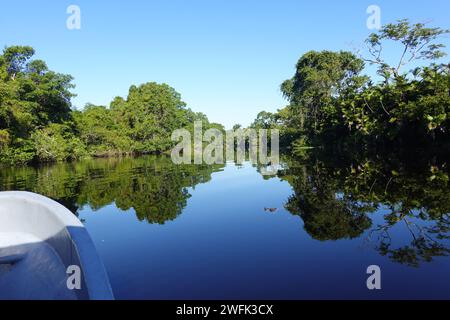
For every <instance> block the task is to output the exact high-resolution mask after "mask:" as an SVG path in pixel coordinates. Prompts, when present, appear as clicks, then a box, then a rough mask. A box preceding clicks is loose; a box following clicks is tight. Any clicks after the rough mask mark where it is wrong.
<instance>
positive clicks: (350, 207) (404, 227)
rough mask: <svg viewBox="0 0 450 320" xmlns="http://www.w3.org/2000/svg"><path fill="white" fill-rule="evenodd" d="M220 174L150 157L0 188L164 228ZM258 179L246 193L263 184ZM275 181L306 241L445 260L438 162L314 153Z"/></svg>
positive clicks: (41, 171) (76, 166) (39, 173)
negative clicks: (284, 187) (350, 243)
mask: <svg viewBox="0 0 450 320" xmlns="http://www.w3.org/2000/svg"><path fill="white" fill-rule="evenodd" d="M223 168H224V166H218V165H216V166H207V165H204V166H194V165H174V164H173V163H172V162H171V159H170V158H169V157H156V156H148V157H141V158H124V159H97V160H92V161H84V162H76V163H65V164H57V165H52V166H43V167H37V168H33V167H22V168H3V169H2V170H1V171H0V190H27V191H32V192H36V193H39V194H43V195H46V196H48V197H50V198H53V199H55V200H57V201H58V202H60V203H62V204H63V205H65V206H66V207H68V208H69V209H70V210H72V211H73V212H74V213H75V214H78V213H79V212H80V210H81V209H82V208H83V207H84V206H89V207H90V208H91V209H92V210H94V211H97V210H99V209H101V208H103V207H105V206H108V205H110V204H114V205H115V206H116V207H117V208H118V209H120V210H118V211H132V212H134V213H135V214H136V217H137V219H138V220H140V221H147V222H148V223H150V224H164V223H165V222H167V221H172V220H175V219H176V218H177V217H178V216H179V215H180V214H181V213H182V212H183V209H184V208H185V207H186V206H187V202H188V199H189V198H190V197H191V193H192V192H191V190H190V188H195V186H196V185H198V184H202V183H207V182H209V181H211V179H212V173H214V172H218V171H222V170H223ZM256 169H257V170H258V171H260V170H261V168H256ZM247 178H248V177H247V176H245V175H243V176H242V178H240V180H238V183H242V184H245V183H246V182H245V179H247ZM262 178H263V179H261V181H258V182H257V184H258V185H255V186H254V188H255V192H257V189H258V188H259V187H260V186H261V185H262V184H265V183H268V182H267V180H270V179H271V178H270V177H267V176H262ZM278 178H279V179H281V180H282V181H285V182H287V183H289V185H290V186H291V187H292V190H293V194H292V195H291V196H289V197H286V198H284V196H283V197H282V198H283V199H282V201H284V202H285V209H286V210H287V211H289V212H290V213H291V214H293V215H296V216H299V217H300V218H301V219H302V221H303V224H304V229H305V231H306V232H307V233H308V234H309V235H310V236H311V237H312V238H313V239H314V240H315V241H320V242H327V241H335V242H336V241H340V240H351V239H355V241H360V242H361V243H362V244H364V245H366V246H368V247H370V248H372V250H376V251H377V252H379V254H380V255H382V256H386V257H388V258H389V259H390V260H391V261H393V262H397V263H401V264H404V265H408V266H412V267H418V266H420V265H421V263H424V262H431V261H433V259H434V258H435V257H438V256H447V255H448V254H449V253H450V250H449V239H450V237H449V231H450V220H449V213H450V185H449V167H448V165H447V158H446V157H438V156H433V157H430V156H423V155H422V156H418V155H417V154H414V155H399V154H396V155H383V156H379V155H360V154H354V153H351V154H349V153H347V154H346V155H337V154H329V153H326V152H322V151H320V150H319V151H317V152H313V153H310V154H309V155H307V156H303V157H301V158H293V157H283V159H282V168H281V170H280V172H279V174H278ZM221 183H223V182H221ZM251 183H256V182H253V180H252V182H251ZM230 195H231V200H233V199H232V198H233V194H232V193H231V194H217V198H216V199H210V200H208V201H210V202H209V203H208V204H205V205H208V206H215V205H216V202H218V201H219V200H220V199H221V198H223V197H228V198H229V197H230ZM235 197H236V195H235ZM228 198H227V199H228ZM228 200H230V199H228ZM244 205H245V206H247V207H261V211H263V212H265V213H267V212H269V213H273V214H274V213H277V212H278V211H279V210H278V209H279V208H270V207H267V208H265V207H264V206H265V205H266V204H253V203H252V204H250V203H248V204H245V203H237V204H236V210H238V209H239V208H241V207H243V206H244ZM263 208H264V210H262V209H263ZM215 212H218V213H221V212H222V211H221V208H218V207H217V206H216V207H215ZM225 213H226V212H223V214H225ZM380 217H381V219H380Z"/></svg>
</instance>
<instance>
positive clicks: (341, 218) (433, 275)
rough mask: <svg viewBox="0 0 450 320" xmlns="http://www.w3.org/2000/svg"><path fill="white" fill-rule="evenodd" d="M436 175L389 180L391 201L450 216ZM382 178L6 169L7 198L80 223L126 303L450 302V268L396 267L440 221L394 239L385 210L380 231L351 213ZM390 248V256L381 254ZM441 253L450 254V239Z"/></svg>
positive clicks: (443, 260)
mask: <svg viewBox="0 0 450 320" xmlns="http://www.w3.org/2000/svg"><path fill="white" fill-rule="evenodd" d="M287 163H289V162H287ZM284 166H285V165H284ZM390 170H391V169H389V170H388V171H387V172H388V173H389V172H390ZM427 170H428V169H426V172H424V173H423V172H418V175H417V176H416V175H413V176H411V177H410V176H408V175H407V174H406V176H402V177H400V178H398V179H397V178H396V179H394V180H392V181H390V184H389V193H387V195H388V196H389V197H388V199H391V198H394V199H397V197H401V198H402V199H406V200H405V201H409V200H420V199H415V197H417V195H423V194H424V191H427V190H428V191H430V190H431V191H432V193H433V194H435V195H430V196H428V195H427V196H426V198H427V201H424V203H425V202H426V203H428V205H430V204H431V205H435V206H436V205H437V206H441V207H442V208H447V206H448V204H447V203H446V202H445V201H447V200H448V198H447V191H448V187H445V186H446V184H441V186H442V187H443V188H444V189H442V190H441V189H438V188H436V187H435V184H429V183H428V184H427V183H425V184H424V180H423V179H424V178H423V176H424V177H425V179H426V178H427V177H428V175H429V173H428V171H427ZM314 172H315V173H314ZM336 172H341V173H342V174H339V175H338V176H337V177H336ZM305 174H307V175H306V176H305ZM375 175H376V179H377V180H378V181H381V182H380V186H378V189H377V186H376V185H375V183H373V185H372V181H373V179H374V178H373V177H371V176H369V177H368V178H369V179H367V181H369V182H367V184H366V185H364V184H361V183H360V182H361V181H359V180H358V181H357V183H356V184H353V182H355V181H354V180H352V179H353V178H352V176H347V173H346V171H345V170H341V169H338V170H337V171H336V170H332V171H328V172H327V171H323V169H320V170H318V171H314V170H311V171H308V170H306V168H304V167H301V166H300V167H295V169H293V170H292V172H291V170H288V172H287V173H286V172H283V171H281V172H280V176H282V177H283V180H281V179H280V178H278V177H273V178H270V177H263V176H262V175H261V173H260V172H258V171H257V168H256V167H253V166H251V165H250V164H248V163H246V164H244V165H242V166H236V165H234V164H233V163H227V165H226V166H225V167H223V166H216V167H214V168H210V167H198V166H186V167H183V166H174V165H173V164H172V163H171V162H170V159H167V158H162V157H161V158H158V157H143V158H138V159H127V158H126V159H121V160H117V159H115V160H114V159H101V160H95V161H86V162H77V163H73V164H58V165H54V166H46V167H41V168H31V167H23V168H15V169H4V170H2V171H0V188H1V190H12V189H15V190H28V191H32V192H37V193H40V194H43V195H47V196H49V197H51V198H53V199H56V200H57V201H59V202H61V203H62V204H64V205H65V206H67V207H68V208H70V209H71V210H72V211H73V212H77V213H78V214H79V217H80V218H81V219H82V220H83V221H84V222H85V225H86V227H87V229H88V231H89V232H90V234H91V236H92V238H93V240H94V242H95V244H96V246H97V248H98V251H99V253H100V255H101V257H102V258H103V260H104V262H105V265H106V268H107V271H108V273H109V275H110V278H111V284H112V287H113V290H114V293H115V296H116V297H117V298H119V299H126V298H138V299H164V298H169V299H171V298H177V299H186V298H189V299H195V298H208V299H215V298H218V299H220V298H222V299H240V298H245V299H258V298H268V299H282V298H286V299H296V298H385V299H387V298H450V277H449V276H448V272H449V270H450V259H449V258H448V257H440V256H438V257H432V261H431V262H424V261H420V263H419V265H418V267H412V266H411V265H408V263H407V262H408V260H407V259H409V258H411V257H410V256H409V254H410V251H406V254H404V253H403V255H402V256H401V257H400V259H397V260H402V259H403V260H402V263H400V262H398V261H395V260H396V259H394V258H396V257H395V256H394V258H393V257H392V255H395V254H397V252H396V251H392V250H394V249H395V250H396V249H401V248H403V247H405V246H409V248H411V243H412V241H413V240H414V237H416V238H417V239H420V237H421V235H422V234H421V231H426V229H424V228H427V227H431V226H436V222H435V221H428V222H426V221H423V220H421V219H418V218H417V217H408V220H407V221H408V223H409V224H406V222H405V221H404V220H400V221H398V222H394V223H392V226H389V228H385V227H386V220H385V216H386V215H387V214H388V213H390V212H391V209H390V208H389V207H388V206H387V205H379V206H378V210H377V211H376V212H371V211H373V210H372V209H370V208H369V212H368V213H367V214H366V215H367V217H368V218H369V219H370V221H369V220H368V219H367V218H365V216H364V215H363V216H362V217H363V219H360V218H359V217H358V215H356V218H355V216H352V215H349V214H348V212H349V211H346V210H347V209H348V208H349V209H350V210H356V211H351V212H353V213H354V212H358V210H359V209H360V208H361V207H363V206H364V203H362V202H359V198H360V197H363V198H364V197H365V196H366V195H367V192H365V191H364V190H366V189H365V188H367V190H369V188H370V190H372V191H373V192H374V193H375V192H378V193H379V192H380V191H379V190H381V193H385V190H386V181H384V180H383V179H385V178H386V176H383V177H381V176H380V175H379V174H378V171H376V172H375ZM340 179H346V181H349V182H350V184H349V187H350V188H354V187H355V186H356V187H357V189H359V190H360V191H359V194H356V195H355V194H353V195H352V196H355V197H356V199H353V200H352V201H347V200H348V199H347V195H346V194H345V193H344V192H343V191H342V190H343V189H342V188H341V186H340V184H341V183H342V180H340ZM385 180H386V179H385ZM387 180H389V177H388V178H387ZM362 182H363V183H364V181H362ZM399 188H405V189H404V190H403V189H401V190H400V189H399ZM350 190H352V189H350ZM405 190H406V191H405ZM409 190H415V194H414V196H413V197H412V198H411V195H410V193H409ZM417 190H418V191H417ZM396 191H401V192H400V193H397V192H396ZM378 196H381V197H383V195H380V194H378ZM288 200H289V206H288ZM302 201H303V202H302ZM389 201H390V200H389ZM419 202H420V201H419ZM441 202H442V205H441ZM297 207H299V208H307V209H308V208H309V212H308V213H307V214H305V212H298V208H297ZM120 208H121V209H120ZM286 208H289V210H290V211H288V210H287V209H286ZM397 209H398V208H397ZM441 210H443V209H441ZM361 212H364V210H362V211H361ZM418 213H419V212H414V216H418ZM300 214H301V216H302V217H300ZM447 220H448V216H447ZM340 223H343V225H341V224H340ZM305 226H306V228H305ZM383 228H384V229H383ZM411 231H412V232H413V233H411ZM428 231H429V230H428ZM413 234H414V236H413ZM423 234H424V235H425V237H426V239H429V237H431V238H434V239H437V237H436V234H432V233H431V232H423ZM349 235H352V236H353V237H356V238H354V239H349V238H348V236H349ZM446 235H447V236H448V231H447V233H446ZM317 239H323V240H326V241H320V240H317ZM329 239H339V240H337V241H332V240H329ZM417 239H416V240H417ZM386 241H390V244H391V245H390V246H389V248H388V249H389V250H391V251H390V252H383V250H381V249H383V248H381V249H380V245H381V244H383V243H385V242H386ZM438 242H439V243H441V244H443V245H445V246H446V247H447V248H449V247H450V244H449V241H448V239H447V240H446V239H439V241H438ZM419 244H423V243H420V242H419ZM422 248H423V246H422ZM384 249H385V248H384ZM416 249H417V248H416ZM416 253H417V252H416ZM419 253H422V254H423V253H425V257H426V254H427V253H428V251H425V252H419ZM405 258H407V259H406V262H405V261H404V259H405ZM413 258H414V257H413ZM422 260H423V259H422ZM412 261H413V262H414V259H412ZM370 265H379V266H380V267H381V271H382V290H381V291H377V292H373V291H369V290H368V289H367V288H366V280H367V277H368V275H367V274H366V269H367V267H368V266H370Z"/></svg>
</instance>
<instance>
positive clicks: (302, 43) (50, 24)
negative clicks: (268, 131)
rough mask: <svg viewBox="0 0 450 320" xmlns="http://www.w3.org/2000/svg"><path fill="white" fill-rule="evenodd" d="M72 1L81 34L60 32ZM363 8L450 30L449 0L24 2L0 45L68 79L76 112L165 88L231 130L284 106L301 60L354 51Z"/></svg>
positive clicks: (9, 18)
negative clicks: (31, 53) (287, 84)
mask: <svg viewBox="0 0 450 320" xmlns="http://www.w3.org/2000/svg"><path fill="white" fill-rule="evenodd" d="M71 4H75V5H78V6H79V7H80V8H81V30H72V31H71V30H68V29H67V28H66V20H67V18H68V16H69V15H68V14H67V13H66V9H67V7H68V6H69V5H71ZM372 4H376V5H378V6H380V8H381V14H382V16H381V17H382V22H383V23H386V22H392V21H395V20H397V19H400V18H410V19H411V20H412V21H413V22H423V21H427V22H431V24H432V25H436V26H441V27H445V28H450V21H449V20H450V19H449V12H450V1H448V0H428V1H411V0H409V1H406V0H396V1H385V0H370V1H365V0H346V1H331V0H329V1H325V0H314V1H301V0H297V1H294V0H277V1H275V0H272V1H267V0H259V1H255V0H239V1H238V0H209V1H206V0H158V1H154V0H146V1H144V0H140V1H138V0H128V1H124V0H123V1H112V0H109V1H103V0H71V1H62V0H58V1H54V0H41V1H31V0H28V1H24V0H23V1H8V2H6V3H2V9H1V11H0V30H1V32H0V45H1V46H2V47H4V46H7V45H14V44H18V45H31V46H33V47H34V48H35V49H36V51H37V57H38V58H41V59H43V60H45V61H46V62H47V63H48V65H49V67H50V68H51V69H53V70H55V71H58V72H62V73H69V74H71V75H73V76H74V77H75V81H74V83H75V84H76V86H77V87H76V89H75V93H76V94H77V95H78V96H77V97H76V98H75V99H74V100H73V103H74V105H75V106H76V107H77V108H82V107H83V106H84V104H85V103H87V102H91V103H94V104H103V105H108V104H109V102H110V101H111V100H112V98H113V97H115V96H118V95H120V96H126V94H127V92H128V88H129V87H130V85H131V84H140V83H144V82H148V81H156V82H165V83H168V84H169V85H171V86H173V87H174V88H175V89H176V90H177V91H178V92H180V93H181V94H182V97H183V99H184V101H186V102H187V103H188V105H189V107H190V108H192V109H193V110H195V111H201V112H204V113H206V114H207V115H208V117H209V118H210V120H211V121H215V122H220V123H223V124H225V125H226V126H227V127H230V126H232V125H233V124H234V123H241V124H243V125H248V124H249V123H250V122H251V121H252V120H253V119H254V118H255V116H256V114H257V113H258V112H259V111H261V110H268V111H275V110H277V109H279V108H281V107H283V106H284V105H285V104H286V101H284V100H283V98H282V96H281V94H280V92H279V85H280V83H281V82H282V81H283V80H285V79H287V78H290V77H291V76H292V75H293V73H294V66H295V64H296V61H297V60H298V58H299V57H300V56H301V55H302V54H303V53H305V52H307V51H308V50H323V49H330V50H341V49H344V50H352V49H353V48H355V47H358V46H359V45H361V44H362V43H363V41H364V39H365V38H366V37H367V35H368V34H369V33H370V30H368V29H367V27H366V20H367V17H368V15H367V14H366V9H367V7H368V6H369V5H372ZM444 42H446V43H447V44H448V43H449V42H448V39H446V40H445V41H444Z"/></svg>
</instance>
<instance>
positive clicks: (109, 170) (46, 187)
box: [0, 157, 221, 224]
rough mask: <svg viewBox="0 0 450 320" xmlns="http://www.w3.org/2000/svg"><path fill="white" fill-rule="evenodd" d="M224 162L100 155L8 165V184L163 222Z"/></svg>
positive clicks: (2, 179) (4, 176)
mask: <svg viewBox="0 0 450 320" xmlns="http://www.w3.org/2000/svg"><path fill="white" fill-rule="evenodd" d="M220 169H221V168H220V167H219V166H206V165H204V166H194V165H180V166H178V165H174V164H173V163H172V162H171V159H170V158H167V157H142V158H137V159H132V158H127V159H99V160H94V161H83V162H77V163H73V164H58V165H54V166H50V167H41V168H30V167H27V168H20V169H6V170H2V172H1V173H0V188H1V189H2V190H29V191H32V192H36V193H40V194H43V195H46V196H48V197H51V198H53V199H55V200H57V201H59V202H60V203H62V204H63V205H65V206H66V207H68V208H69V209H71V210H72V211H73V212H76V211H77V210H78V208H80V207H82V206H84V205H89V206H91V207H92V208H93V209H94V210H98V209H100V208H103V207H104V206H107V205H109V204H111V203H115V205H116V206H117V207H118V208H120V209H121V210H124V211H125V210H129V209H134V211H135V213H136V216H137V217H138V219H139V220H142V221H143V220H147V221H148V222H149V223H160V224H163V223H165V222H166V221H169V220H174V219H175V218H176V217H177V216H178V215H179V214H180V213H181V212H182V210H183V208H184V207H185V206H186V204H187V199H189V197H190V194H189V191H188V189H189V188H190V187H195V186H196V185H197V184H200V183H204V182H207V181H209V180H210V179H211V174H212V173H213V172H215V171H218V170H220Z"/></svg>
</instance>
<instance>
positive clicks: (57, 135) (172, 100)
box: [0, 20, 450, 165]
mask: <svg viewBox="0 0 450 320" xmlns="http://www.w3.org/2000/svg"><path fill="white" fill-rule="evenodd" d="M448 33H449V31H448V30H444V29H441V28H429V27H427V26H426V25H424V24H421V23H417V24H412V23H410V22H409V21H408V20H401V21H398V22H397V23H393V24H387V25H385V26H384V27H383V28H382V29H381V30H379V31H378V32H377V33H374V34H371V35H370V36H369V38H368V39H367V40H366V41H365V44H366V45H367V53H366V55H367V56H366V57H364V53H352V52H346V51H340V52H332V51H321V52H317V51H310V52H307V53H305V54H304V55H303V56H302V57H301V58H300V60H299V61H298V63H297V66H296V72H295V75H294V76H293V77H292V78H291V79H288V80H286V81H285V82H284V83H283V84H282V85H281V91H282V93H283V95H284V96H285V97H286V99H287V100H288V102H289V104H288V106H286V107H285V108H283V109H281V110H279V111H278V112H276V113H270V112H265V111H263V112H261V113H260V114H258V116H257V118H256V120H255V121H254V123H253V124H252V125H251V127H252V128H267V129H274V128H276V129H279V130H280V132H281V145H282V146H284V147H288V148H293V149H294V151H295V152H302V150H305V149H307V148H309V147H317V146H323V145H326V144H332V145H335V146H336V147H339V148H341V147H347V146H348V145H352V146H356V148H357V149H367V148H370V147H376V148H378V147H379V146H382V147H383V148H390V149H392V147H397V146H401V147H405V146H413V147H418V146H419V147H428V146H437V147H439V148H440V149H442V150H445V149H447V150H449V142H450V64H444V63H437V61H442V58H443V57H445V55H446V54H445V52H444V51H443V48H444V45H443V44H441V43H439V38H440V37H442V36H445V35H446V34H448ZM395 50H397V51H398V52H399V59H398V61H395V62H394V61H393V60H392V56H393V54H389V57H390V58H386V57H385V52H386V51H388V52H391V51H395ZM34 54H35V51H34V49H33V48H31V47H28V46H11V47H7V48H5V49H4V51H3V54H1V55H0V163H3V164H10V165H17V164H27V163H33V162H55V161H67V160H77V159H81V158H88V157H107V156H119V155H139V154H155V153H164V152H167V151H169V150H170V149H171V148H172V147H173V146H174V144H175V143H174V142H173V141H172V140H171V134H172V132H173V131H174V130H175V129H180V128H186V129H188V130H191V131H192V130H193V123H194V121H197V120H201V121H203V123H204V125H203V129H204V130H206V129H208V128H217V129H219V130H221V131H224V127H223V126H222V125H220V124H214V123H210V122H209V121H208V118H207V116H206V115H204V114H202V113H196V112H193V111H192V110H191V109H189V108H188V107H187V106H186V103H184V102H183V101H182V98H181V95H180V94H179V93H178V92H177V91H176V90H175V89H174V88H172V87H170V86H169V85H167V84H158V83H154V82H150V83H145V84H142V85H139V86H135V85H132V86H131V87H130V89H129V93H128V96H127V97H126V98H123V97H116V98H115V99H114V100H113V101H112V102H111V103H110V105H109V106H96V105H92V104H88V105H86V106H85V108H84V109H83V110H81V111H79V110H75V109H74V108H73V107H72V103H71V99H72V98H73V97H74V94H73V93H72V90H73V88H74V84H73V78H72V77H71V76H70V75H66V74H60V73H57V72H55V71H52V70H50V69H49V68H48V67H47V65H46V63H45V62H44V61H41V60H33V59H32V58H33V55H34ZM386 55H387V54H386ZM367 66H376V68H377V76H373V77H372V78H371V77H369V76H367V75H365V74H364V73H363V72H364V71H365V70H366V67H367ZM235 128H239V126H235Z"/></svg>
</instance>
